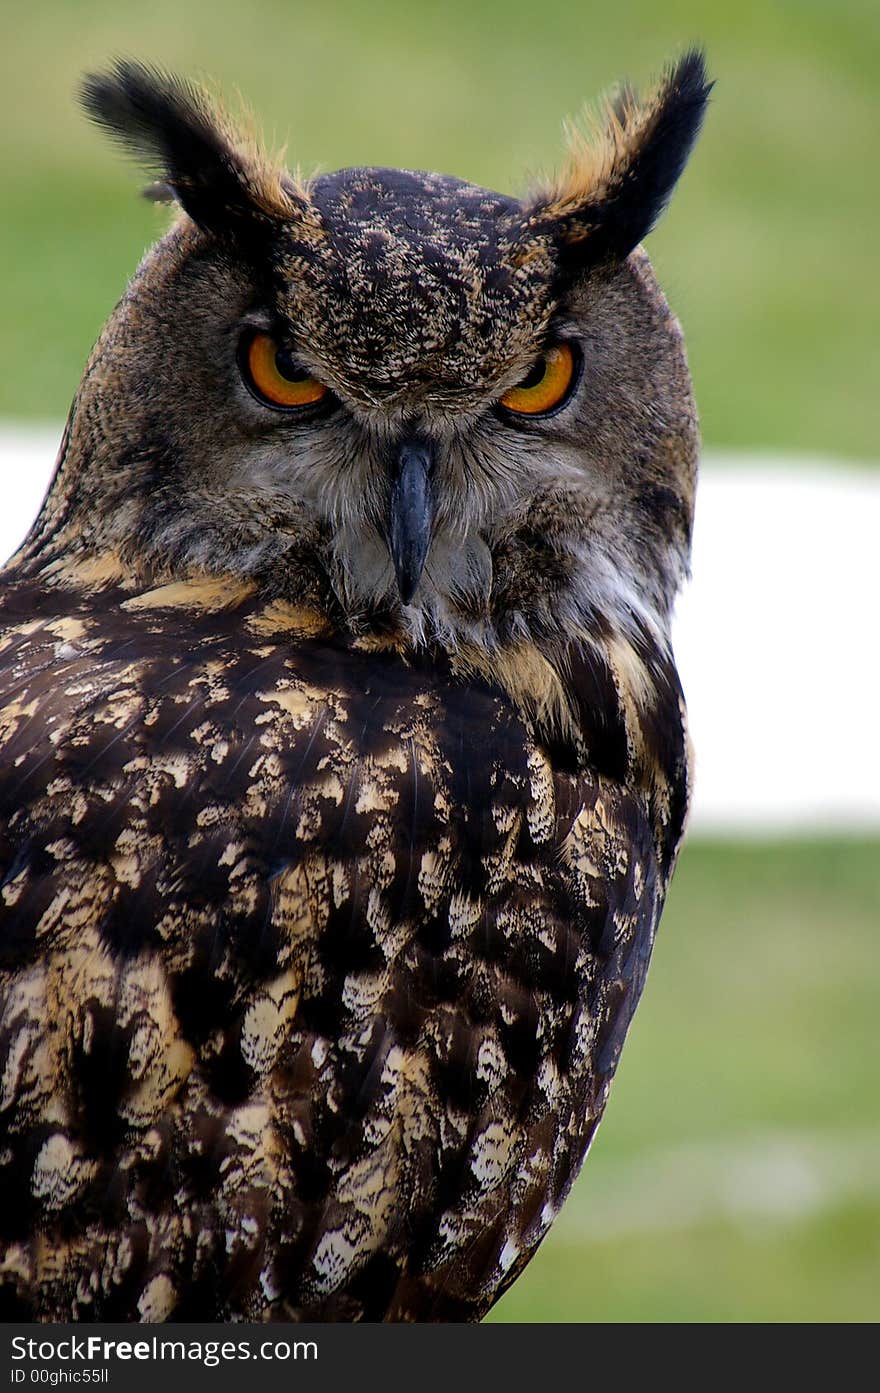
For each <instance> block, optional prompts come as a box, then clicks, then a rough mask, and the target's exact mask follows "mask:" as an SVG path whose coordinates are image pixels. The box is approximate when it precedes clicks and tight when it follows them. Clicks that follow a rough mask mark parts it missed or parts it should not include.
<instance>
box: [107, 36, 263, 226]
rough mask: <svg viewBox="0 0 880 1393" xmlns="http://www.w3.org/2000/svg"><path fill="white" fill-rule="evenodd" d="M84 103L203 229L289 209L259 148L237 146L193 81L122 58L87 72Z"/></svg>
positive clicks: (236, 222) (232, 135)
mask: <svg viewBox="0 0 880 1393" xmlns="http://www.w3.org/2000/svg"><path fill="white" fill-rule="evenodd" d="M80 100H81V102H82V105H83V107H84V108H85V110H86V112H87V113H88V115H89V116H90V117H91V118H92V120H93V121H95V122H97V124H98V125H100V126H103V127H104V128H105V129H106V130H107V131H109V132H110V134H111V135H112V136H114V137H115V139H117V140H119V141H120V142H121V143H122V144H123V145H124V146H125V147H126V149H128V150H129V151H130V152H131V153H133V154H134V155H136V156H137V157H138V158H139V159H140V160H141V161H142V162H143V163H144V164H145V165H146V168H147V169H148V171H149V172H150V173H151V174H152V175H154V176H156V179H157V181H158V183H159V184H160V185H165V186H166V187H167V188H168V189H170V190H171V192H172V193H173V195H174V196H175V197H176V198H177V199H178V200H179V201H180V203H182V205H183V207H184V208H185V209H186V211H187V212H188V213H189V214H190V216H191V217H192V218H193V219H194V220H195V221H196V222H197V223H199V224H200V225H201V226H202V227H205V228H207V229H209V230H211V231H213V232H222V231H231V230H234V228H235V227H236V225H239V224H240V223H241V221H242V219H247V220H248V221H249V222H251V223H252V222H253V221H254V219H255V218H258V217H260V216H262V217H267V216H268V217H273V216H274V217H283V216H285V215H288V214H289V213H290V211H291V204H290V201H289V198H288V197H287V195H286V194H285V191H284V189H283V187H282V185H281V182H280V178H279V175H278V173H277V172H276V171H273V170H272V169H271V166H270V165H269V163H268V161H267V160H266V159H265V158H264V157H263V156H262V155H261V154H260V152H259V151H257V150H253V151H248V150H242V149H241V148H239V146H238V144H237V143H236V140H235V135H234V133H233V132H232V131H231V130H229V128H228V127H227V126H226V124H225V121H224V118H223V117H222V115H221V114H220V113H219V112H217V111H215V110H214V109H213V107H212V105H211V103H210V102H209V100H208V98H207V97H206V95H205V94H204V93H203V92H202V91H201V90H200V89H199V88H197V87H195V86H193V85H192V84H190V83H188V82H184V81H182V80H181V79H180V78H176V77H172V76H170V75H169V74H168V73H164V72H162V71H160V70H159V69H158V68H151V67H147V66H146V65H145V64H142V63H136V62H133V61H131V60H127V59H121V60H119V61H118V62H117V63H116V64H115V65H114V66H113V68H111V70H110V71H109V72H108V73H100V74H90V75H89V76H87V77H86V78H85V79H84V80H83V83H82V87H81V90H80Z"/></svg>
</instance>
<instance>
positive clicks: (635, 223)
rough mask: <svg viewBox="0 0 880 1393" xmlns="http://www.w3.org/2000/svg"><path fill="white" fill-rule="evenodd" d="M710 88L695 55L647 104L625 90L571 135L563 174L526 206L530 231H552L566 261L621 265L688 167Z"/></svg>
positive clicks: (673, 71)
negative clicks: (588, 127) (599, 115)
mask: <svg viewBox="0 0 880 1393" xmlns="http://www.w3.org/2000/svg"><path fill="white" fill-rule="evenodd" d="M712 85H713V84H712V83H710V82H707V80H706V67H705V61H704V57H703V54H702V53H701V52H699V51H698V50H696V49H694V50H691V51H690V52H688V53H686V54H685V55H684V56H683V57H682V58H681V59H680V60H679V62H678V63H676V64H675V66H674V67H672V68H669V69H667V71H666V73H665V75H664V77H663V79H662V81H661V83H660V85H659V86H658V87H657V89H656V90H655V91H654V92H653V93H652V94H651V95H650V96H649V97H647V98H646V99H645V100H639V98H638V96H637V94H636V93H635V92H634V91H633V89H632V88H630V87H628V86H625V87H622V88H621V89H620V90H619V91H618V93H617V95H616V97H615V98H614V99H613V100H611V101H609V102H608V103H607V105H606V108H605V111H604V114H603V116H602V118H601V119H600V120H599V121H598V122H594V123H593V129H592V130H590V131H587V132H583V131H581V130H578V129H576V128H570V130H569V154H568V161H567V164H566V167H565V169H564V170H563V171H562V173H561V175H560V176H559V178H557V179H556V180H555V181H554V183H553V184H552V185H551V187H550V188H548V189H546V190H544V191H543V192H540V193H538V194H537V195H536V196H535V197H534V198H533V199H532V200H531V201H530V204H529V213H530V222H531V224H532V226H533V227H540V228H541V229H542V230H546V229H547V228H548V225H549V228H550V230H551V231H552V233H553V235H554V239H555V240H556V242H557V244H558V246H559V249H560V253H561V254H562V257H563V260H564V261H566V260H568V261H570V260H572V259H576V260H577V262H578V263H581V264H583V263H587V264H589V263H595V262H599V261H604V260H608V259H614V258H620V259H622V258H624V257H626V256H628V255H629V253H630V252H631V251H632V250H633V248H634V247H635V246H637V245H638V243H639V242H641V241H642V239H643V238H644V237H646V236H647V235H648V233H649V232H650V231H651V228H652V227H653V226H654V224H655V223H656V222H657V219H658V218H659V217H660V214H661V213H662V212H663V209H664V208H665V206H666V204H667V202H668V201H669V198H670V195H671V194H672V190H673V189H674V188H675V185H676V183H677V182H678V179H679V177H680V175H681V173H682V170H683V169H684V167H685V165H686V163H687V160H688V156H689V155H690V152H691V149H692V148H693V145H694V141H695V140H696V138H697V135H698V134H699V131H700V126H701V124H702V121H703V116H704V115H705V111H706V104H707V101H708V97H709V93H710V91H711V89H712Z"/></svg>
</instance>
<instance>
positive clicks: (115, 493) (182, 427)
mask: <svg viewBox="0 0 880 1393" xmlns="http://www.w3.org/2000/svg"><path fill="white" fill-rule="evenodd" d="M708 90H709V88H708V86H707V83H706V79H705V72H704V67H703V61H702V58H701V56H700V55H699V54H698V53H688V54H687V55H686V56H685V57H684V58H683V59H682V60H681V61H680V62H679V63H678V64H677V65H676V66H675V67H674V68H672V69H670V70H669V71H668V72H667V73H666V75H665V77H664V78H663V80H662V82H661V83H660V84H659V86H658V87H657V89H656V90H655V91H654V92H653V93H652V94H651V95H650V96H649V97H647V98H646V99H645V100H642V101H640V100H639V99H638V98H637V97H636V96H635V95H634V94H633V93H632V92H631V91H629V90H626V91H625V92H624V93H623V94H622V95H621V96H620V97H618V99H617V100H616V101H615V102H614V103H612V104H609V105H608V107H607V109H606V110H605V112H604V115H603V117H602V118H601V119H600V120H599V121H598V123H597V125H596V129H595V130H594V131H593V134H592V137H590V138H587V137H584V136H576V137H574V139H573V141H572V145H571V149H570V153H569V159H568V164H567V166H566V168H565V169H564V172H563V173H562V174H561V175H560V176H559V177H558V178H556V179H555V180H552V181H550V182H549V183H548V185H547V186H546V187H543V188H540V189H537V190H535V191H534V192H532V193H531V194H530V195H529V196H527V197H525V198H514V197H507V196H505V195H502V194H498V193H492V192H489V191H487V190H486V189H482V188H478V187H476V186H474V185H472V184H469V183H466V182H463V181H462V180H459V179H455V178H450V177H445V176H440V175H436V174H427V173H417V172H409V171H403V170H395V169H380V168H375V169H345V170H342V171H340V172H338V173H333V174H327V175H322V176H320V177H316V178H314V179H313V180H310V181H308V182H304V181H302V180H300V179H298V178H295V177H293V176H292V175H291V174H290V173H288V172H287V171H286V170H284V169H283V168H280V167H279V166H277V165H276V164H274V163H273V162H272V161H271V160H270V159H269V158H268V157H267V156H266V155H265V154H264V153H263V152H262V151H261V150H260V149H259V148H257V147H256V146H255V145H254V144H253V143H252V142H250V141H249V140H246V139H244V138H243V137H242V135H241V134H240V133H239V132H237V131H236V130H235V129H234V128H233V126H232V125H231V124H230V122H229V120H228V118H227V117H226V116H225V115H223V114H222V113H221V112H220V111H219V109H218V108H217V107H216V106H215V105H214V104H213V103H211V102H210V101H209V100H208V98H207V97H206V95H205V94H204V93H203V92H201V91H200V90H197V89H195V88H194V87H192V86H190V85H189V84H186V83H184V82H181V81H178V80H176V79H173V78H170V77H168V76H166V75H163V74H161V73H159V72H156V71H153V70H149V69H147V68H144V67H142V66H140V65H138V64H135V63H130V62H122V63H119V64H118V65H117V66H116V67H115V68H114V69H113V70H112V71H111V72H109V73H108V74H106V75H103V76H93V77H89V78H88V79H87V80H86V82H85V84H84V87H83V101H84V104H85V107H86V109H87V111H88V112H89V113H90V114H91V115H92V117H94V118H95V119H96V120H97V121H98V122H99V123H100V124H101V125H103V126H104V127H106V128H108V129H109V130H110V131H111V132H112V133H113V134H114V135H115V136H117V137H118V138H119V139H120V140H121V141H123V142H124V143H125V145H126V146H127V147H129V148H130V149H131V150H133V151H134V152H135V153H136V154H137V155H138V156H139V157H140V158H141V159H142V160H144V161H146V162H147V164H148V165H149V166H150V168H151V170H152V172H153V174H154V176H155V179H156V181H157V182H156V184H154V185H153V194H154V196H158V197H167V198H169V199H173V200H175V201H176V203H177V204H178V205H179V213H178V216H177V217H176V220H175V221H174V224H173V226H172V227H171V230H170V231H169V232H168V234H167V235H166V236H165V237H164V238H163V239H162V240H161V241H160V242H159V244H158V245H157V246H156V247H155V248H154V249H153V250H152V251H151V252H150V253H149V254H148V256H147V257H146V259H145V260H144V262H143V264H142V265H141V267H140V268H139V270H138V272H137V273H136V275H135V277H134V278H133V280H132V282H131V284H130V285H129V287H128V289H127V291H126V293H125V295H124V297H123V299H122V300H121V302H120V304H119V305H118V306H117V308H116V310H115V311H114V313H113V315H112V317H111V319H110V320H109V322H108V324H107V326H106V328H105V330H104V332H103V334H102V336H101V338H100V340H99V342H98V344H97V346H96V348H95V350H94V352H93V355H92V358H91V360H90V362H89V365H88V368H87V370H86V374H85V376H84V379H83V382H82V385H81V387H80V391H79V393H78V396H77V400H76V402H75V404H74V409H73V414H72V417H71V421H70V423H69V430H68V439H67V445H66V448H65V451H64V452H63V456H62V459H61V462H60V465H59V468H58V472H57V475H56V479H55V482H54V484H53V486H52V490H51V492H50V495H49V498H48V500H47V505H46V509H45V510H44V515H43V517H42V519H41V522H40V524H39V527H40V529H41V535H42V538H43V542H44V544H45V546H46V547H47V548H48V550H49V551H51V550H52V547H53V546H54V547H56V548H57V547H59V546H62V545H63V546H65V547H67V548H68V549H70V548H75V549H76V550H77V551H78V552H80V553H82V552H89V551H90V550H92V551H101V552H102V553H106V552H107V551H108V550H109V551H112V552H113V553H114V555H116V556H118V557H119V558H121V564H123V565H124V566H125V567H126V568H128V569H130V571H131V573H132V574H133V575H135V576H136V577H137V578H139V579H159V578H166V579H167V578H169V577H178V576H182V575H192V574H193V573H200V572H205V571H207V572H209V573H212V574H222V575H230V576H233V577H237V578H240V579H243V580H245V581H247V582H248V583H251V584H253V585H254V586H255V587H257V588H259V589H260V590H262V591H263V592H265V593H266V594H267V595H270V596H273V597H278V596H280V597H284V598H287V599H290V600H291V601H304V600H308V601H312V602H316V603H319V604H321V605H322V606H323V607H324V608H326V609H330V610H332V611H333V613H334V614H335V616H336V618H337V619H338V621H339V622H340V623H342V624H344V625H347V626H348V627H349V628H355V629H357V628H364V627H370V626H380V627H381V626H383V625H385V626H387V625H391V626H396V627H397V628H398V630H400V631H401V632H403V633H405V634H406V635H408V636H409V639H410V640H411V641H412V642H413V643H425V642H434V643H440V644H445V645H455V644H457V643H461V642H464V641H468V642H478V643H486V644H492V643H496V642H498V641H499V640H503V639H504V638H505V636H508V637H509V636H512V635H513V636H515V635H525V634H528V635H530V636H531V637H532V638H535V639H540V638H541V636H542V635H546V634H549V633H551V632H553V631H558V630H559V629H560V628H564V627H565V626H566V625H568V626H570V625H572V624H580V625H589V624H599V625H601V624H602V623H604V622H607V621H609V620H613V621H614V622H615V623H622V622H625V620H626V616H627V615H630V616H634V617H635V618H636V619H637V620H639V622H650V623H651V624H652V625H654V626H659V628H660V629H661V630H665V628H666V626H667V624H668V619H669V613H670V608H671V604H672V601H673V598H674V595H675V592H676V590H677V587H678V585H679V583H680V580H681V577H682V575H683V573H684V572H685V571H686V568H687V560H688V553H689V545H690V533H691V521H692V509H693V492H694V478H695V466H696V453H697V430H696V418H695V412H694V407H693V401H692V395H691V389H690V380H689V376H688V371H687V365H686V360H685V355H684V349H683V345H682V340H681V335H680V332H679V329H678V326H677V324H676V321H675V320H674V319H673V318H672V317H671V315H670V313H669V311H668V309H667V306H666V304H665V301H664V300H663V297H662V295H661V294H660V292H659V290H658V287H657V285H656V282H655V280H654V277H653V275H652V272H651V270H650V267H649V264H648V261H647V258H646V256H645V254H644V253H643V252H642V251H641V249H640V247H639V243H640V242H641V240H642V239H643V238H644V237H645V235H646V234H647V233H648V232H649V231H650V230H651V228H652V226H653V225H654V223H655V221H656V219H657V217H658V216H659V214H660V212H661V211H662V209H663V207H664V205H665V204H666V202H667V200H668V198H669V196H670V194H671V192H672V189H673V187H674V185H675V183H676V181H677V179H678V177H679V175H680V174H681V171H682V169H683V167H684V164H685V161H686V160H687V157H688V154H689V152H690V149H691V147H692V145H693V142H694V140H695V137H696V135H697V132H698V130H699V127H700V123H701V120H702V117H703V113H704V109H705V105H706V100H707V95H708Z"/></svg>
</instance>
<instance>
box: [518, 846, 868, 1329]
mask: <svg viewBox="0 0 880 1393" xmlns="http://www.w3.org/2000/svg"><path fill="white" fill-rule="evenodd" d="M878 865H880V844H878V843H877V842H876V841H873V842H869V841H865V842H863V843H859V842H855V841H839V842H838V841H833V840H827V841H822V842H813V843H797V842H785V841H782V842H771V843H765V844H763V845H759V844H749V843H728V844H724V843H712V842H705V841H700V840H695V841H693V842H691V843H690V844H689V845H688V846H686V848H685V850H684V852H683V854H682V859H681V863H680V865H679V868H678V871H677V872H676V877H675V880H674V881H673V885H672V889H671V892H670V895H669V901H668V904H667V908H666V912H665V914H664V917H663V921H662V924H661V928H660V934H659V937H658V940H657V947H656V950H655V957H654V962H653V965H652V967H651V972H650V974H649V977H648V984H647V987H646V989H645V995H644V997H643V1000H642V1004H641V1006H640V1008H639V1011H638V1014H637V1016H636V1019H635V1022H634V1024H633V1027H632V1030H631V1032H630V1036H629V1039H628V1041H627V1045H626V1048H625V1049H624V1052H623V1058H622V1062H621V1065H620V1069H619V1072H618V1077H617V1080H616V1082H615V1085H614V1089H613V1091H612V1095H611V1101H610V1103H609V1106H608V1112H607V1115H606V1118H605V1121H604V1122H603V1124H602V1127H601V1128H600V1130H599V1135H598V1138H597V1140H596V1143H595V1146H594V1148H593V1150H592V1152H591V1153H590V1156H589V1157H588V1159H587V1162H586V1165H585V1167H584V1170H583V1171H582V1173H581V1176H580V1178H579V1180H578V1181H577V1182H576V1184H575V1186H574V1188H573V1190H572V1193H571V1196H570V1197H569V1201H568V1203H567V1205H566V1207H565V1209H564V1210H563V1212H562V1216H561V1218H560V1220H559V1221H558V1223H557V1224H556V1225H555V1226H554V1228H553V1229H552V1230H551V1232H550V1236H549V1237H548V1239H547V1240H546V1242H545V1243H544V1245H543V1247H542V1248H541V1250H540V1251H539V1253H538V1255H537V1257H536V1258H535V1259H534V1261H533V1262H532V1263H531V1265H530V1266H529V1267H528V1268H527V1269H526V1272H525V1274H524V1275H523V1277H522V1278H521V1279H520V1280H519V1282H518V1283H517V1284H516V1285H515V1286H514V1287H513V1288H512V1289H511V1291H510V1292H509V1293H508V1295H507V1296H505V1297H504V1298H503V1300H502V1301H501V1302H500V1303H499V1305H498V1307H497V1308H496V1311H495V1312H494V1313H493V1317H492V1318H493V1319H497V1320H515V1321H523V1320H554V1321H559V1320H573V1321H584V1320H591V1321H593V1320H595V1321H619V1320H647V1321H655V1320H685V1321H693V1320H716V1321H718V1320H722V1321H752V1320H754V1321H793V1320H794V1321H798V1320H801V1321H813V1320H823V1321H848V1320H869V1321H876V1320H877V1319H878V1318H880V1090H878V1068H877V1002H878V988H880V958H878V933H880V879H878V874H877V872H878ZM786 1138H788V1139H790V1146H789V1149H790V1151H791V1152H792V1154H793V1157H794V1159H793V1160H789V1161H787V1162H786V1164H785V1165H782V1166H781V1168H780V1170H779V1173H773V1170H772V1167H773V1165H774V1160H773V1157H774V1155H775V1152H776V1151H777V1150H779V1149H780V1148H779V1144H780V1143H782V1144H783V1145H782V1150H783V1152H784V1151H785V1145H784V1143H785V1139H786ZM810 1140H813V1141H814V1142H815V1144H816V1145H817V1146H818V1147H819V1148H820V1149H821V1148H824V1149H825V1150H826V1151H827V1153H828V1158H829V1159H828V1162H827V1164H826V1165H825V1167H824V1170H823V1172H822V1174H821V1175H820V1176H819V1178H818V1181H817V1178H816V1177H814V1176H813V1175H812V1174H811V1169H810V1166H809V1160H810V1150H811V1148H810V1146H809V1144H808V1143H809V1142H810ZM707 1147H708V1151H709V1156H710V1158H714V1161H715V1162H716V1163H717V1185H718V1195H717V1204H716V1205H715V1206H712V1205H711V1204H709V1205H707V1206H706V1208H705V1211H704V1212H700V1206H699V1205H697V1212H696V1214H695V1215H693V1214H689V1204H690V1200H691V1198H692V1194H693V1191H694V1190H695V1188H696V1186H697V1185H698V1183H700V1178H701V1171H703V1172H704V1171H705V1166H703V1167H702V1168H701V1167H700V1165H699V1160H700V1152H701V1150H702V1151H704V1152H705V1151H706V1149H707ZM762 1150H766V1151H767V1152H768V1153H769V1162H768V1163H767V1164H769V1166H770V1171H771V1179H772V1181H773V1185H772V1187H771V1192H770V1194H769V1196H768V1195H766V1194H762V1193H760V1186H761V1184H762V1183H765V1182H766V1178H767V1177H766V1169H767V1164H765V1166H764V1168H763V1169H762V1168H761V1167H760V1166H759V1167H758V1169H757V1170H754V1165H755V1160H756V1158H758V1159H760V1158H761V1154H762ZM866 1150H867V1153H868V1158H867V1163H866V1162H865V1159H864V1153H865V1151H866ZM857 1151H861V1152H862V1153H863V1155H862V1163H863V1165H864V1164H870V1162H871V1161H873V1170H869V1182H868V1183H867V1184H862V1185H861V1186H858V1185H852V1184H848V1176H849V1173H850V1171H851V1169H852V1160H853V1159H854V1158H855V1153H856V1152H857ZM802 1153H805V1155H806V1169H804V1165H803V1164H799V1163H798V1159H797V1158H798V1157H799V1156H800V1155H801V1154H802ZM670 1157H671V1158H673V1159H675V1158H680V1161H681V1174H680V1176H676V1177H675V1183H674V1185H673V1186H672V1187H671V1188H670V1178H669V1158H670ZM652 1158H655V1159H656V1164H655V1165H653V1166H652ZM689 1158H691V1159H690V1162H689ZM738 1162H739V1164H740V1169H739V1172H737V1165H738ZM689 1164H690V1166H691V1167H692V1169H690V1170H689ZM778 1164H779V1163H778V1162H777V1165H778ZM731 1172H732V1174H733V1177H734V1178H735V1179H736V1186H737V1194H738V1204H736V1205H734V1206H733V1207H732V1208H731V1206H730V1188H731ZM628 1186H629V1188H628ZM753 1191H754V1194H753V1193H752V1192H753ZM743 1195H745V1200H744V1201H743ZM652 1196H653V1198H652ZM710 1198H711V1196H710ZM609 1205H613V1212H609ZM603 1206H604V1207H605V1212H603ZM713 1208H714V1212H713ZM646 1213H647V1220H645V1214H646Z"/></svg>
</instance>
